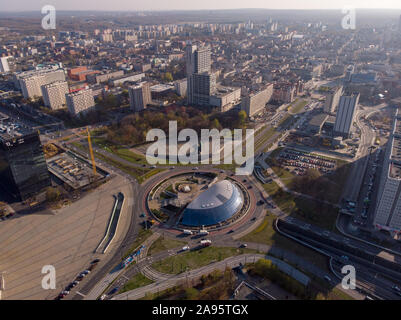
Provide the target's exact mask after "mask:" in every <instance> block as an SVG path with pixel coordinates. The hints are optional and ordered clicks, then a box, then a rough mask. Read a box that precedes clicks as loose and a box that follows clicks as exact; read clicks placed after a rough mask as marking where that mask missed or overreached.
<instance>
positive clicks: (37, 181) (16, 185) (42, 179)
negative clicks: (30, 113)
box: [0, 133, 51, 200]
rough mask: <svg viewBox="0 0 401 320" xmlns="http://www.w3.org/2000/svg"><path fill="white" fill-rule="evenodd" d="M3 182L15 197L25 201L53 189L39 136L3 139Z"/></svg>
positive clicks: (0, 148)
mask: <svg viewBox="0 0 401 320" xmlns="http://www.w3.org/2000/svg"><path fill="white" fill-rule="evenodd" d="M0 183H1V185H2V187H3V189H4V190H6V191H7V192H9V193H10V194H11V195H12V196H13V197H14V198H16V199H19V200H26V199H28V198H30V197H32V196H34V195H36V194H38V193H39V192H41V191H42V190H43V189H44V188H46V187H48V186H50V184H51V182H50V175H49V172H48V170H47V164H46V160H45V156H44V153H43V148H42V145H41V142H40V139H39V135H38V134H37V133H31V134H28V135H25V136H21V137H0Z"/></svg>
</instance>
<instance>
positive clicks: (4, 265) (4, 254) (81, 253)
mask: <svg viewBox="0 0 401 320" xmlns="http://www.w3.org/2000/svg"><path fill="white" fill-rule="evenodd" d="M116 190H122V191H123V192H124V193H125V194H126V195H127V200H128V201H127V204H126V205H125V206H124V210H123V211H124V212H125V213H122V217H121V218H122V220H121V222H122V223H121V224H122V225H123V226H124V227H123V228H121V230H120V231H119V233H118V234H117V235H116V239H115V242H114V243H113V245H112V246H111V248H110V250H109V251H108V253H107V254H105V255H102V261H104V260H107V257H108V255H111V254H113V252H114V248H115V246H116V245H118V243H119V241H120V238H121V236H122V234H123V233H124V232H125V229H126V227H125V226H126V225H127V224H128V223H127V220H128V218H129V217H128V214H127V212H129V210H131V205H132V193H131V189H130V186H129V185H128V184H127V182H126V180H125V179H123V178H121V177H116V178H114V179H112V180H111V181H109V182H108V183H106V184H104V185H102V186H101V187H99V188H98V189H97V191H96V192H93V193H91V194H89V195H87V196H86V197H84V198H82V199H80V200H79V201H77V202H75V203H73V204H72V205H70V206H69V207H66V208H63V209H61V210H59V211H58V212H56V213H55V214H54V215H53V214H45V213H44V214H40V213H37V214H32V215H26V216H21V215H18V214H16V215H15V216H14V217H12V218H10V219H7V220H5V221H1V222H0V243H1V244H2V245H1V247H0V272H4V278H5V283H6V285H5V291H4V292H3V299H6V300H7V299H54V298H55V297H56V296H57V295H58V294H59V293H60V292H61V291H62V290H64V288H65V287H66V286H67V285H68V284H69V283H71V282H72V281H73V280H74V279H75V278H76V277H77V275H79V273H80V272H82V271H83V270H86V269H88V266H89V264H90V262H91V261H92V260H93V259H95V258H96V256H95V255H94V253H93V251H94V249H95V248H96V246H97V245H98V244H99V242H100V240H101V239H102V237H103V236H104V233H105V230H106V226H107V222H108V220H109V218H110V214H111V211H112V207H113V203H114V198H113V194H114V193H115V192H116ZM128 196H129V197H128ZM45 265H52V266H54V267H55V269H56V281H57V282H56V290H44V289H42V286H41V282H42V278H43V277H44V275H43V274H42V273H41V270H42V267H43V266H45ZM77 290H79V286H78V288H77Z"/></svg>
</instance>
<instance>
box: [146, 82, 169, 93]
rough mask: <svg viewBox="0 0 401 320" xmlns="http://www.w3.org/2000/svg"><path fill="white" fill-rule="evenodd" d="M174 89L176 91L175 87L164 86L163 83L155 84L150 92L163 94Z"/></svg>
mask: <svg viewBox="0 0 401 320" xmlns="http://www.w3.org/2000/svg"><path fill="white" fill-rule="evenodd" d="M173 89H174V86H172V85H169V84H163V83H159V84H155V85H154V86H151V87H150V90H151V91H153V92H163V91H167V90H173Z"/></svg>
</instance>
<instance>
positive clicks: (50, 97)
mask: <svg viewBox="0 0 401 320" xmlns="http://www.w3.org/2000/svg"><path fill="white" fill-rule="evenodd" d="M67 93H68V84H67V82H66V81H56V82H52V83H50V84H46V85H44V86H42V95H43V102H44V104H45V106H46V107H49V108H51V109H52V110H57V109H60V108H64V106H65V105H66V99H65V95H66V94H67Z"/></svg>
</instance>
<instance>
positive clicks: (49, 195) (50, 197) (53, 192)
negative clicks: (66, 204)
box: [46, 187, 61, 203]
mask: <svg viewBox="0 0 401 320" xmlns="http://www.w3.org/2000/svg"><path fill="white" fill-rule="evenodd" d="M60 199H61V193H60V190H59V189H57V188H53V187H48V188H47V189H46V201H47V202H49V203H55V202H57V201H59V200H60Z"/></svg>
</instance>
